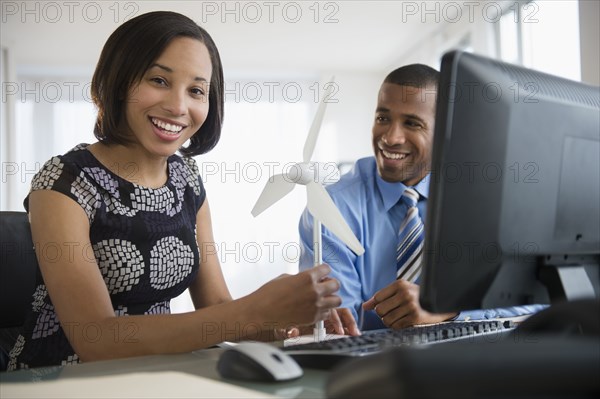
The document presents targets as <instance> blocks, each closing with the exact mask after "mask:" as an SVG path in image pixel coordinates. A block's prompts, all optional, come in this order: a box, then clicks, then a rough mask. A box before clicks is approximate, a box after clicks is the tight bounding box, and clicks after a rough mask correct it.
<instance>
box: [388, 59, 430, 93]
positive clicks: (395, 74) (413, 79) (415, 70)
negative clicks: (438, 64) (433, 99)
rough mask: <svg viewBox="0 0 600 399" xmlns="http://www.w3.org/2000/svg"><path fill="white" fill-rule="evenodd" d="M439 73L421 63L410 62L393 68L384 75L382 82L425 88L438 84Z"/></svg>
mask: <svg viewBox="0 0 600 399" xmlns="http://www.w3.org/2000/svg"><path fill="white" fill-rule="evenodd" d="M439 79H440V73H439V72H438V71H436V70H435V69H433V68H431V67H429V66H427V65H423V64H410V65H405V66H403V67H400V68H398V69H395V70H393V71H392V72H390V73H389V74H388V76H386V78H385V80H384V81H383V83H394V84H397V85H400V86H411V87H417V88H425V87H427V86H430V85H431V86H435V87H437V86H438V81H439Z"/></svg>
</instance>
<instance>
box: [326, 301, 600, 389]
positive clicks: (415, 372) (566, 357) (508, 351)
mask: <svg viewBox="0 0 600 399" xmlns="http://www.w3.org/2000/svg"><path fill="white" fill-rule="evenodd" d="M599 314H600V303H599V302H598V300H595V299H589V300H580V301H572V302H563V303H558V304H555V305H553V306H551V307H549V308H548V309H545V310H543V311H541V312H539V313H537V314H536V315H534V316H532V317H530V318H529V319H527V320H526V321H525V322H524V323H522V324H521V325H520V326H519V327H517V328H515V329H514V330H513V331H512V332H511V333H510V334H509V335H506V336H504V337H503V339H501V340H499V341H496V342H491V341H488V342H485V341H484V342H478V343H472V342H469V341H467V340H462V341H456V342H453V343H448V344H443V345H434V346H433V345H432V346H429V347H427V348H415V347H400V348H394V349H391V350H388V351H385V352H382V353H379V354H375V355H372V356H369V357H365V358H362V359H355V360H353V361H349V362H346V363H344V364H342V365H341V366H339V367H338V368H336V369H335V370H334V372H333V374H332V375H331V376H330V378H329V381H328V384H327V396H328V397H331V398H363V397H366V396H369V397H377V398H388V397H389V398H403V397H406V398H439V397H460V398H489V397H492V398H509V397H510V398H514V397H522V398H532V397H533V398H588V397H590V398H591V397H594V398H595V397H597V396H598V394H600V380H599V379H598V375H600V322H599V320H600V315H599Z"/></svg>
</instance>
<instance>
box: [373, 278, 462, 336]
mask: <svg viewBox="0 0 600 399" xmlns="http://www.w3.org/2000/svg"><path fill="white" fill-rule="evenodd" d="M363 309H364V310H375V312H376V313H377V315H378V316H379V317H381V320H382V321H383V324H385V325H386V326H387V327H390V328H393V329H395V330H399V329H401V328H405V327H409V326H414V325H416V324H432V323H439V322H442V321H446V320H448V319H451V318H453V317H454V316H456V313H429V312H427V311H425V310H423V308H421V305H420V303H419V286H418V285H416V284H413V283H410V282H408V281H405V280H395V281H394V282H393V283H392V284H390V285H388V286H387V287H385V288H383V289H381V290H379V291H377V293H375V295H373V297H372V298H371V299H369V300H368V301H367V302H365V303H363Z"/></svg>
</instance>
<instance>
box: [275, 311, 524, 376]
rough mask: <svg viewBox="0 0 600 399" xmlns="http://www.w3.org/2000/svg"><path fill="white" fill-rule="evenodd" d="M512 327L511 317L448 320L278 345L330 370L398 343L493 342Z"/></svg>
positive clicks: (313, 365) (302, 363) (302, 360)
mask: <svg viewBox="0 0 600 399" xmlns="http://www.w3.org/2000/svg"><path fill="white" fill-rule="evenodd" d="M515 327H516V325H515V323H514V322H513V321H512V320H508V319H507V320H478V321H451V322H444V323H439V324H428V325H423V326H414V327H408V328H404V329H402V330H389V329H385V330H373V331H365V332H363V334H362V335H361V336H357V337H351V336H345V337H343V338H336V339H330V340H326V341H322V342H311V343H302V344H298V345H295V344H294V343H293V340H289V341H287V342H286V346H284V347H283V348H282V350H283V351H284V352H286V353H287V354H288V355H290V356H292V357H293V358H294V359H295V360H296V362H298V364H299V365H300V366H301V367H308V368H317V369H331V368H333V367H335V366H337V365H338V364H339V363H340V362H343V361H345V360H349V359H352V358H355V357H360V356H368V355H371V354H374V353H379V352H381V351H384V350H386V349H389V348H395V347H400V346H427V345H435V344H440V343H450V342H455V341H462V342H464V341H465V340H472V341H473V342H495V341H498V340H501V339H502V338H503V337H504V336H505V335H506V334H507V333H509V332H510V331H512V330H513V329H514V328H515Z"/></svg>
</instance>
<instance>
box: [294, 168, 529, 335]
mask: <svg viewBox="0 0 600 399" xmlns="http://www.w3.org/2000/svg"><path fill="white" fill-rule="evenodd" d="M406 188H407V187H406V186H405V185H404V184H402V183H389V182H386V181H384V180H383V179H382V178H381V176H380V175H379V173H377V166H376V164H375V158H374V157H368V158H363V159H360V160H358V161H357V162H356V164H355V165H354V167H353V169H352V170H351V171H350V172H348V173H347V174H345V175H343V176H342V177H341V179H340V181H339V182H337V183H335V184H332V185H330V186H327V187H326V189H327V191H328V192H329V195H330V196H331V198H332V199H333V201H334V203H335V204H336V206H337V207H338V209H339V210H340V212H341V214H342V215H343V216H344V218H345V219H346V222H347V223H348V225H349V226H350V228H351V229H352V231H353V232H354V235H356V238H358V240H359V241H360V242H361V243H362V245H363V247H364V248H365V253H364V255H362V256H356V255H355V254H354V252H352V251H351V250H350V249H349V248H348V247H347V246H346V245H345V244H344V243H343V242H341V241H340V240H339V239H338V238H337V237H336V236H334V235H333V234H332V233H331V232H330V231H329V230H328V229H326V228H325V227H323V262H325V263H327V264H328V265H330V266H331V269H332V271H331V277H334V278H336V279H337V280H339V281H340V284H341V287H340V291H339V293H338V294H339V295H340V297H341V298H342V307H347V308H350V309H351V311H352V313H353V315H354V318H355V320H356V321H357V323H358V327H359V328H360V329H361V330H373V329H379V328H386V326H385V325H384V324H383V322H382V321H381V319H380V318H379V316H378V315H377V314H376V313H375V312H374V311H366V312H365V311H363V310H362V304H363V302H365V301H367V300H369V299H370V298H371V297H372V296H373V295H374V294H375V293H376V292H377V291H379V290H380V289H382V288H384V287H386V286H388V285H389V284H391V282H392V281H394V280H395V279H396V247H397V246H398V230H399V228H400V223H402V220H404V217H405V216H406V212H407V206H406V205H405V204H404V203H403V201H399V200H400V197H401V196H402V194H403V193H404V190H406ZM413 188H414V189H415V190H416V191H417V192H418V193H419V194H420V198H419V202H418V204H417V207H418V209H419V215H420V216H421V218H422V219H423V221H425V217H426V207H427V206H426V203H427V197H428V195H429V175H427V176H426V177H425V178H424V179H423V180H421V181H420V182H419V183H418V184H417V185H415V186H414V187H413ZM312 226H313V221H312V216H311V215H310V213H309V212H308V211H307V210H304V212H303V213H302V216H301V218H300V225H299V230H300V243H301V249H302V250H301V254H300V270H306V269H309V268H311V267H312V266H313V242H312V240H313V236H312ZM539 308H540V307H539V306H519V307H513V308H507V309H487V310H477V311H468V312H461V313H460V314H459V316H458V318H457V319H459V320H465V319H474V320H475V319H488V318H495V317H512V316H517V315H522V314H529V313H533V312H535V311H536V310H539Z"/></svg>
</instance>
